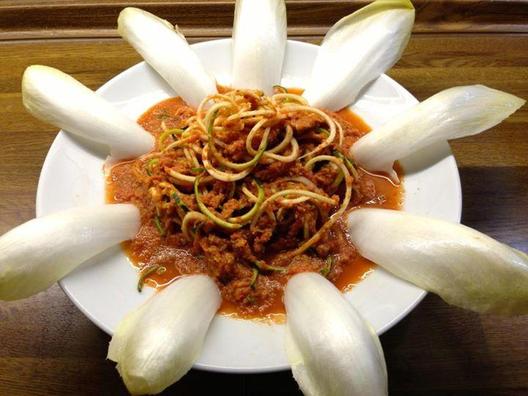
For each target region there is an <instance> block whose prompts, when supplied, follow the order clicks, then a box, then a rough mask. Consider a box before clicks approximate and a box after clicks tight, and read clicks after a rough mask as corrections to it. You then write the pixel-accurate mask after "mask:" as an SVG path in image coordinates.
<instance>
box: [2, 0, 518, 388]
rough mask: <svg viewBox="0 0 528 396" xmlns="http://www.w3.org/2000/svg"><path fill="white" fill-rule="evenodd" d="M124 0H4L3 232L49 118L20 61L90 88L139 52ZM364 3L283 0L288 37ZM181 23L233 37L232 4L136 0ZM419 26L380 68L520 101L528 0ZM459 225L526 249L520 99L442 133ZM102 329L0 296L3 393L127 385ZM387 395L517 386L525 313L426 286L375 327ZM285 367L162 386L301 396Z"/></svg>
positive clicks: (410, 85)
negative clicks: (473, 125)
mask: <svg viewBox="0 0 528 396" xmlns="http://www.w3.org/2000/svg"><path fill="white" fill-rule="evenodd" d="M124 3H125V2H123V1H115V0H107V1H104V0H100V1H96V0H90V1H87V2H80V1H77V2H76V1H66V0H52V1H43V0H40V1H39V0H33V1H30V0H19V1H9V0H8V1H5V0H4V1H2V2H0V109H1V116H0V142H1V143H0V233H3V232H6V231H7V230H9V229H10V228H12V227H14V226H16V225H18V224H20V223H22V222H24V221H27V220H29V219H30V218H32V217H34V210H35V209H34V203H35V192H36V187H37V181H38V176H39V172H40V169H41V166H42V163H43V161H44V157H45V155H46V152H47V151H48V149H49V147H50V145H51V143H52V141H53V138H54V137H55V135H56V132H57V130H56V128H54V127H51V126H49V125H45V124H43V123H41V122H39V121H37V120H36V119H34V118H33V117H31V116H29V115H28V114H27V113H26V112H25V111H24V109H23V106H22V103H21V97H20V77H21V74H22V72H23V70H24V68H25V67H27V66H28V65H31V64H35V63H40V64H46V65H50V66H54V67H58V68H60V69H62V70H64V71H65V72H67V73H70V74H72V75H73V76H74V77H76V78H77V79H79V80H80V81H82V82H83V83H85V84H86V85H88V86H90V87H91V88H97V87H99V86H100V85H101V84H102V83H103V82H105V81H107V80H108V79H109V78H111V77H112V76H114V75H116V74H118V73H119V72H121V71H123V70H124V69H126V68H127V67H129V66H131V65H133V64H135V63H136V62H138V61H139V60H140V58H139V56H138V55H137V54H136V53H135V52H134V51H133V50H132V49H131V48H130V47H129V46H128V45H127V44H125V43H124V42H123V41H122V40H120V39H118V38H117V36H116V32H115V30H114V27H115V21H116V16H117V13H118V12H119V10H120V9H122V8H123V6H124ZM363 3H364V2H363V1H352V0H342V1H330V0H306V1H303V0H297V1H289V2H288V12H289V34H290V37H291V38H296V39H301V40H305V41H312V42H318V41H319V40H320V39H321V37H322V35H324V33H325V32H326V31H327V29H328V28H329V26H330V25H331V24H332V23H333V22H334V21H336V20H337V19H338V18H340V17H341V16H344V15H346V14H348V13H350V12H352V11H353V10H355V9H356V8H357V7H358V6H359V5H361V4H363ZM138 4H139V5H140V6H142V7H145V8H147V9H149V10H151V11H154V12H156V13H158V14H160V15H161V16H163V17H166V18H169V19H170V20H171V21H173V22H179V21H181V26H182V28H183V31H184V33H186V34H187V36H188V37H189V39H190V41H201V40H205V39H209V38H211V37H222V36H228V35H229V34H230V26H231V23H232V12H233V4H232V2H230V1H201V2H197V1H193V0H182V1H179V2H175V1H169V2H164V3H162V2H155V1H143V2H141V3H138ZM415 6H416V8H417V22H416V25H415V34H414V35H413V37H412V39H411V41H410V44H409V46H408V48H407V50H406V51H405V54H404V55H403V58H402V59H401V60H400V61H399V62H398V64H397V65H396V66H395V67H394V68H393V69H392V70H391V71H390V72H389V74H390V76H392V77H393V78H395V79H396V80H397V81H398V82H399V83H401V84H402V85H403V86H405V87H406V88H407V89H408V90H409V91H411V92H412V93H413V94H414V95H415V96H416V97H417V98H418V99H420V100H423V99H425V98H427V97H428V96H430V95H432V94H434V93H436V92H438V91H440V90H442V89H444V88H448V87H452V86H456V85H463V84H476V83H482V84H486V85H489V86H491V87H494V88H497V89H501V90H504V91H507V92H510V93H513V94H515V95H518V96H520V97H524V98H528V35H527V33H528V23H527V22H528V2H526V1H494V2H491V1H474V0H464V1H424V0H420V1H415ZM452 148H453V151H454V153H455V156H456V159H457V162H458V165H459V167H460V175H461V179H462V189H463V194H464V208H463V218H462V222H463V223H464V224H466V225H468V226H471V227H474V228H476V229H478V230H480V231H483V232H485V233H487V234H489V235H490V236H492V237H494V238H497V239H499V240H501V241H503V242H505V243H507V244H510V245H512V246H514V247H516V248H518V249H522V250H524V251H528V241H527V237H528V106H525V107H524V108H522V109H521V110H519V111H518V112H517V113H516V114H515V115H514V116H512V117H511V118H509V119H507V120H506V121H505V122H503V123H502V124H501V125H500V126H498V127H496V128H493V130H491V131H488V132H486V133H484V134H482V135H479V136H476V137H471V138H466V139H461V140H458V141H455V142H452ZM108 341H109V337H108V336H107V335H106V334H105V333H103V332H102V331H100V330H99V329H98V328H97V327H96V326H95V325H93V324H92V323H91V322H90V321H89V320H88V319H87V318H85V317H84V316H83V315H82V314H81V313H80V312H79V311H78V310H77V309H76V308H75V307H74V306H73V304H72V303H71V302H70V301H69V300H68V298H67V297H66V296H65V295H64V293H63V292H62V290H61V289H60V288H59V287H58V286H53V287H52V288H51V289H49V290H48V291H46V292H44V293H41V294H39V295H37V296H34V297H32V298H29V299H26V300H22V301H18V302H12V303H0V394H1V395H64V394H67V395H70V394H71V395H118V394H126V390H125V388H124V386H123V385H122V383H121V380H120V379H119V376H118V374H117V372H116V371H115V369H114V365H113V364H112V363H110V362H108V361H106V360H105V356H106V350H107V345H108ZM381 341H382V343H383V347H384V350H385V356H386V359H387V366H388V372H389V389H390V394H391V395H407V396H409V395H527V394H528V317H526V316H525V317H518V318H501V317H493V316H487V315H478V314H475V313H472V312H467V311H464V310H461V309H457V308H454V307H451V306H448V305H447V304H445V303H444V302H443V301H442V300H441V299H439V298H438V297H436V296H433V295H429V296H428V297H427V298H426V299H425V300H424V301H423V302H422V303H421V304H420V305H419V306H418V307H417V308H416V309H415V310H414V311H413V312H412V313H411V314H410V315H409V316H408V317H407V318H405V319H404V320H403V321H402V322H400V323H399V324H398V325H396V326H395V327H394V328H393V329H391V330H390V331H388V332H387V333H386V334H384V335H383V336H382V337H381ZM297 389H298V388H297V385H296V383H295V382H294V380H293V379H292V377H291V373H290V372H289V371H287V372H280V373H274V374H265V375H226V374H215V373H208V372H203V371H197V370H192V371H191V372H190V373H189V374H188V375H186V376H185V377H184V378H183V379H182V380H181V381H180V382H179V383H177V384H176V385H174V386H173V387H171V388H170V389H169V390H167V391H166V393H165V394H178V395H191V394H192V395H199V394H206V393H207V394H210V393H211V391H216V392H218V393H220V394H223V392H230V394H233V395H238V394H248V395H267V394H284V395H287V394H288V395H289V394H299V392H298V390H297Z"/></svg>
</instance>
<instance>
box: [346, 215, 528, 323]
mask: <svg viewBox="0 0 528 396" xmlns="http://www.w3.org/2000/svg"><path fill="white" fill-rule="evenodd" d="M347 222H348V231H349V235H350V240H351V241H352V243H354V245H355V246H356V247H357V249H358V251H359V252H360V253H361V255H362V256H364V257H366V258H368V259H369V260H372V261H374V262H375V263H377V264H378V265H380V266H381V267H383V268H384V269H386V270H387V271H389V272H392V273H393V274H394V275H396V276H398V277H400V278H402V279H405V280H407V281H409V282H411V283H414V284H415V285H417V286H419V287H421V288H423V289H425V290H428V291H431V292H433V293H436V294H438V295H439V296H440V297H442V298H443V299H444V300H445V301H447V302H448V303H450V304H453V305H458V306H460V307H462V308H466V309H470V310H473V311H477V312H489V313H495V314H502V315H522V314H527V313H528V256H526V254H524V253H522V252H519V251H518V250H516V249H513V248H510V247H509V246H507V245H504V244H502V243H500V242H498V241H496V240H494V239H492V238H490V237H488V236H486V235H484V234H482V233H480V232H478V231H475V230H473V229H471V228H469V227H466V226H463V225H461V224H454V223H449V222H446V221H442V220H436V219H432V218H428V217H420V216H415V215H411V214H409V213H405V212H400V211H394V210H387V209H358V210H354V211H352V212H351V213H350V214H349V215H348V220H347Z"/></svg>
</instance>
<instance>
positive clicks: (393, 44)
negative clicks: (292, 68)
mask: <svg viewBox="0 0 528 396" xmlns="http://www.w3.org/2000/svg"><path fill="white" fill-rule="evenodd" d="M413 23H414V8H413V6H412V3H411V2H410V1H408V0H377V1H375V2H373V3H371V4H369V5H368V6H366V7H363V8H361V9H360V10H358V11H356V12H355V13H353V14H351V15H349V16H346V17H344V18H343V19H341V20H340V21H338V22H337V23H336V24H335V25H334V26H333V27H332V28H331V29H330V30H329V31H328V33H327V34H326V36H325V38H324V40H323V43H322V44H321V47H320V48H319V53H318V55H317V58H316V59H315V63H314V67H313V69H312V76H311V79H310V83H309V84H308V87H307V88H306V91H305V92H304V95H303V96H304V97H305V98H306V99H307V100H308V102H309V103H310V104H311V105H312V106H315V107H319V108H325V109H328V110H332V111H337V110H340V109H342V108H343V107H345V106H348V105H349V104H351V103H353V102H354V101H355V100H356V98H357V96H358V94H359V93H360V91H361V89H362V88H363V87H365V85H367V84H368V83H369V82H371V81H373V80H375V79H376V78H378V77H379V76H380V75H381V74H383V73H384V72H385V71H387V70H388V69H390V68H391V67H392V66H393V65H394V64H395V63H396V62H397V61H398V59H400V57H401V55H402V53H403V51H404V49H405V47H406V46H407V42H408V41H409V37H410V35H411V30H412V26H413Z"/></svg>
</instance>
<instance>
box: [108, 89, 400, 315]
mask: <svg viewBox="0 0 528 396" xmlns="http://www.w3.org/2000/svg"><path fill="white" fill-rule="evenodd" d="M288 91H289V92H291V93H296V94H300V93H302V90H298V89H289V90H288ZM181 104H182V101H181V99H179V98H171V99H167V100H164V101H162V102H160V103H158V104H156V105H155V106H153V107H152V108H150V109H149V110H147V111H146V112H145V113H144V114H143V115H142V116H141V117H140V118H139V120H138V122H139V124H140V125H142V126H143V127H144V128H145V129H146V130H148V131H150V132H151V133H152V134H153V135H154V136H155V137H157V136H158V135H159V132H158V128H159V124H160V115H161V116H162V117H161V118H166V119H173V118H176V119H177V117H178V114H179V113H178V108H179V107H180V106H181ZM337 114H338V116H339V117H341V118H343V119H344V120H345V121H347V122H348V123H350V124H351V125H352V126H354V127H355V128H356V129H358V130H359V131H360V132H361V133H362V134H365V133H368V132H369V131H370V127H369V126H368V125H367V124H366V123H365V122H364V121H363V120H362V119H361V118H360V117H359V116H358V115H356V114H354V113H353V112H352V111H350V110H348V109H345V110H341V111H339V112H338V113H337ZM167 127H168V128H171V127H175V126H173V125H167ZM131 162H132V161H130V162H129V163H124V164H123V168H125V169H126V167H127V166H128V165H129V164H131ZM130 166H131V165H130ZM395 170H396V172H397V174H398V176H399V177H400V180H402V179H403V172H402V169H401V167H400V166H399V164H398V163H396V166H395ZM360 172H362V173H363V175H362V178H365V179H369V180H371V181H372V183H373V184H374V185H375V188H376V193H377V195H376V199H373V200H371V201H369V202H368V203H366V204H362V205H360V206H358V207H365V206H369V207H381V208H387V209H400V208H401V205H402V203H403V186H402V184H400V185H394V184H393V183H392V182H391V181H390V180H389V179H388V178H386V177H385V176H381V175H374V174H370V173H366V172H363V171H361V170H360ZM124 175H125V177H130V176H129V175H128V174H127V173H124ZM106 192H107V201H108V202H123V201H122V199H121V198H120V191H119V189H118V188H117V187H116V183H114V182H112V180H110V178H109V180H107V190H106ZM352 210H353V209H352ZM143 220H144V219H143ZM143 223H144V224H145V221H143ZM152 234H153V237H152V238H149V236H148V234H147V237H144V238H145V241H141V242H142V243H143V244H144V246H145V247H146V248H149V249H158V250H160V255H161V256H162V257H161V259H160V260H161V262H163V263H166V265H164V266H165V268H166V271H165V272H164V273H162V274H158V273H154V274H152V275H151V276H149V278H148V279H147V281H146V284H147V285H149V286H153V287H160V286H164V285H167V284H169V283H170V282H171V281H173V280H174V279H175V278H177V277H179V276H181V274H182V272H183V273H189V271H185V270H183V271H182V272H180V271H181V270H180V267H182V266H183V268H184V269H185V266H186V265H187V263H189V265H190V264H192V263H194V262H195V261H197V260H196V259H194V258H193V257H192V256H191V255H190V253H187V252H186V251H184V250H182V249H172V250H171V249H166V248H165V247H164V246H162V243H161V242H159V241H158V240H159V237H157V236H156V235H157V234H156V231H155V229H154V230H152ZM132 246H133V245H132V242H131V241H127V242H124V243H123V244H122V247H123V249H124V251H125V253H126V255H127V256H128V257H129V259H130V261H131V262H132V264H133V265H134V266H135V267H136V268H141V266H142V265H144V260H143V257H142V254H141V252H140V251H137V245H136V250H134V249H132ZM175 262H178V266H177V265H174V263H175ZM169 264H172V265H169ZM194 264H195V263H194ZM179 266H180V267H179ZM374 267H375V264H373V263H372V262H370V261H369V260H367V259H365V258H363V257H361V256H360V255H359V254H357V255H356V258H355V259H354V260H353V261H352V262H350V263H349V264H348V265H346V266H345V267H344V269H343V272H342V273H341V274H340V275H339V277H338V278H337V279H335V280H334V283H335V285H336V286H337V287H338V288H339V289H340V290H342V291H345V290H347V289H349V288H351V287H353V286H354V284H357V283H358V282H359V281H361V279H363V278H364V277H365V276H366V275H367V274H368V273H369V272H370V271H371V270H372V269H373V268H374ZM190 272H191V273H192V272H193V271H190ZM131 286H132V285H131ZM219 312H220V313H222V314H224V315H229V316H234V317H238V318H244V319H257V320H270V319H271V320H273V321H274V322H281V321H283V320H284V305H283V302H282V299H279V298H276V299H275V300H274V301H273V303H272V304H271V305H270V306H269V307H268V308H267V309H266V310H264V311H261V312H259V313H258V314H247V313H241V312H240V310H239V308H238V307H237V305H236V304H234V303H232V302H229V301H228V300H226V299H223V301H222V305H221V307H220V310H219Z"/></svg>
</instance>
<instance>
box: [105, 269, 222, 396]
mask: <svg viewBox="0 0 528 396" xmlns="http://www.w3.org/2000/svg"><path fill="white" fill-rule="evenodd" d="M220 301H221V299H220V292H219V290H218V287H217V286H216V284H215V283H214V281H213V280H212V279H211V278H209V277H208V276H206V275H191V276H184V277H182V278H179V279H178V280H176V281H174V282H173V283H171V284H170V285H169V286H167V287H166V288H164V289H163V290H161V291H160V292H158V293H156V294H155V295H153V296H152V297H150V298H149V299H148V300H147V301H146V302H145V303H144V304H143V305H142V306H140V307H139V308H138V309H136V310H135V311H132V312H131V313H129V314H128V315H127V316H125V318H124V319H123V320H122V321H121V322H120V323H119V325H118V327H117V330H116V331H115V333H114V336H113V337H112V341H111V342H110V346H109V348H108V359H110V360H113V361H115V362H117V370H118V371H119V374H121V376H122V377H123V381H124V382H125V385H126V386H127V388H128V390H129V391H130V392H131V393H133V394H154V393H159V392H161V391H162V390H163V389H165V388H167V387H168V386H170V385H171V384H173V383H175V382H176V381H178V380H179V379H180V378H181V377H182V376H183V375H185V373H186V372H187V371H189V369H190V368H191V366H192V365H193V363H194V361H195V360H196V359H197V358H198V356H199V354H200V351H201V349H202V345H203V342H204V339H205V335H206V332H207V329H208V328H209V324H210V323H211V320H212V319H213V317H214V315H215V313H216V311H217V310H218V308H219V306H220Z"/></svg>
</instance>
